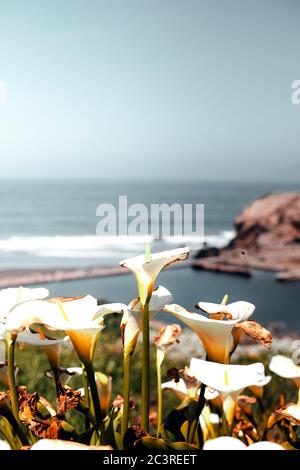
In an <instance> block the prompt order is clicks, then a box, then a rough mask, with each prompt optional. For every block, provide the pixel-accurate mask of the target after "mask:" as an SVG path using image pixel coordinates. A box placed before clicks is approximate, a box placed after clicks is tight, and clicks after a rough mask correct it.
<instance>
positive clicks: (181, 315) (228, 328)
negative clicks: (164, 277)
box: [163, 304, 239, 363]
mask: <svg viewBox="0 0 300 470" xmlns="http://www.w3.org/2000/svg"><path fill="white" fill-rule="evenodd" d="M163 311H164V312H170V313H172V314H173V315H175V317H176V318H177V319H178V320H180V321H182V322H183V323H185V324H186V325H187V326H189V327H190V328H191V329H192V330H193V331H194V332H195V333H196V334H197V335H198V337H199V338H200V340H201V342H202V343H203V346H204V348H205V350H206V354H207V359H208V360H209V361H215V362H220V363H228V362H229V359H230V354H231V352H232V351H233V348H234V340H233V336H232V334H231V333H232V330H233V328H234V326H235V325H236V324H237V323H238V321H239V320H213V319H210V318H207V317H205V316H204V315H200V314H198V313H193V312H189V311H188V310H186V309H185V308H183V307H181V306H180V305H177V304H172V305H166V306H165V307H164V309H163Z"/></svg>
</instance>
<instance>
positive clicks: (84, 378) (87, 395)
mask: <svg viewBox="0 0 300 470" xmlns="http://www.w3.org/2000/svg"><path fill="white" fill-rule="evenodd" d="M81 368H82V381H83V388H84V401H85V403H86V405H87V407H88V408H89V407H90V391H89V384H88V378H87V373H86V368H85V365H84V364H83V363H82V364H81ZM89 427H90V422H89V419H88V417H87V416H86V419H85V429H88V428H89Z"/></svg>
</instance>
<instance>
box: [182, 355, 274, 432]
mask: <svg viewBox="0 0 300 470" xmlns="http://www.w3.org/2000/svg"><path fill="white" fill-rule="evenodd" d="M190 373H191V374H192V375H194V376H195V377H196V378H197V379H198V380H199V381H200V382H202V383H203V384H205V385H207V386H208V387H210V388H212V389H214V390H216V391H217V392H219V395H220V399H221V402H222V405H223V410H224V414H225V417H226V421H227V423H228V424H229V425H230V426H231V424H232V422H233V418H234V412H235V408H236V404H237V401H238V397H239V395H240V394H241V392H242V391H243V390H244V389H245V388H246V387H249V386H251V385H260V384H261V383H262V382H263V381H264V380H265V372H264V365H263V364H262V363H260V362H257V363H255V364H250V365H228V364H218V363H216V362H209V361H203V360H202V359H195V358H192V360H191V364H190Z"/></svg>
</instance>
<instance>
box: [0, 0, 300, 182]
mask: <svg viewBox="0 0 300 470" xmlns="http://www.w3.org/2000/svg"><path fill="white" fill-rule="evenodd" d="M299 19H300V2H299V1H298V0H226V1H224V0H106V1H102V0H85V1H81V0H43V1H40V0H26V2H25V1H24V0H9V1H7V2H4V1H2V2H1V4H0V80H3V81H5V82H6V84H7V102H6V104H5V105H1V106H0V156H1V176H2V177H17V176H22V177H23V176H24V177H37V176H39V175H43V176H47V177H54V178H55V177H58V176H59V177H95V178H97V177H98V178H103V177H114V176H115V177H119V178H120V177H125V178H127V177H128V178H144V177H148V178H152V177H156V176H157V177H159V178H165V177H166V178H170V177H171V178H180V177H185V178H193V179H195V178H199V179H214V178H218V179H224V180H236V179H241V178H242V179H250V180H251V179H252V180H254V179H259V180H281V179H283V180H286V181H289V180H293V181H297V180H298V179H299V174H300V139H299V135H300V105H299V106H296V105H293V104H292V103H291V83H292V81H293V80H295V79H300V54H299V44H300V28H299Z"/></svg>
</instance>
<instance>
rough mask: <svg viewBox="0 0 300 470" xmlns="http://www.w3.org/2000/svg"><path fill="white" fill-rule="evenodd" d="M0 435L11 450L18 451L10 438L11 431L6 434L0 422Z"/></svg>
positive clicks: (6, 431)
mask: <svg viewBox="0 0 300 470" xmlns="http://www.w3.org/2000/svg"><path fill="white" fill-rule="evenodd" d="M0 435H1V437H3V438H4V440H5V441H6V442H7V443H8V444H9V445H10V448H11V449H12V450H19V447H18V445H17V444H16V443H15V441H14V439H13V438H12V431H10V432H8V430H7V429H5V426H4V425H3V424H2V422H0Z"/></svg>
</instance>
